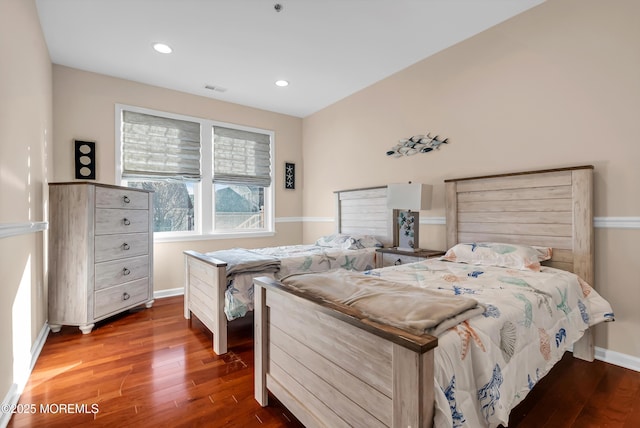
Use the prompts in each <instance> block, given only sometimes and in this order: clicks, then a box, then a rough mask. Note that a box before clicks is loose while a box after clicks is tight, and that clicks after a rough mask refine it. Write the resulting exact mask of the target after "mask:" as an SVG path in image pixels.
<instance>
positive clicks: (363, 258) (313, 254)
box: [224, 245, 376, 321]
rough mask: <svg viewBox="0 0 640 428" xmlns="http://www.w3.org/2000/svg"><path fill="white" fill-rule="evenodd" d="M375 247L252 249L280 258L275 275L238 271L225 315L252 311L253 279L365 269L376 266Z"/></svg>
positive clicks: (229, 287)
mask: <svg viewBox="0 0 640 428" xmlns="http://www.w3.org/2000/svg"><path fill="white" fill-rule="evenodd" d="M375 250H376V249H375V248H373V247H368V248H361V249H356V250H348V249H342V248H332V247H322V246H319V245H287V246H279V247H267V248H258V249H254V250H251V251H253V252H256V253H258V254H262V255H266V256H273V257H277V258H278V259H280V270H279V271H278V272H276V273H275V274H272V273H262V274H256V273H251V274H237V275H233V276H232V277H231V278H229V281H228V284H227V290H226V292H225V309H224V310H225V314H226V315H227V319H228V320H229V321H231V320H233V319H236V318H240V317H243V316H244V315H245V314H246V313H247V312H248V311H251V310H253V278H255V277H258V276H268V277H272V278H275V279H282V278H284V277H286V276H288V275H291V274H294V273H309V272H325V271H328V270H331V269H339V268H342V269H347V270H356V271H364V270H369V269H373V268H374V267H375V264H376V263H375V257H376V252H375Z"/></svg>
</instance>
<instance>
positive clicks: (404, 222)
mask: <svg viewBox="0 0 640 428" xmlns="http://www.w3.org/2000/svg"><path fill="white" fill-rule="evenodd" d="M419 230H420V213H418V211H411V210H407V211H398V212H397V220H396V226H395V231H394V232H395V234H396V240H397V241H396V245H397V246H398V250H401V251H410V252H414V251H415V248H419V247H420V244H419V242H420V241H419V240H418V239H419V238H418V231H419Z"/></svg>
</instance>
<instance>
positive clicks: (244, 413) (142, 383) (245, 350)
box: [8, 297, 640, 428]
mask: <svg viewBox="0 0 640 428" xmlns="http://www.w3.org/2000/svg"><path fill="white" fill-rule="evenodd" d="M182 311H183V300H182V297H169V298H165V299H159V300H156V302H155V304H154V306H153V307H152V308H151V309H142V310H134V311H130V312H127V313H123V314H120V315H118V316H116V317H114V318H111V319H109V320H105V321H103V322H100V323H98V324H97V326H96V328H95V329H94V331H93V332H92V333H91V334H89V335H83V334H81V333H80V331H79V330H78V329H77V328H75V327H74V328H71V327H63V329H62V331H61V332H59V333H50V335H49V337H48V338H47V342H46V343H45V346H44V348H43V349H42V352H41V353H40V357H39V358H38V361H37V363H36V366H35V368H34V369H33V372H32V374H31V377H30V378H29V382H28V383H27V385H26V387H25V390H24V392H23V393H22V396H21V399H20V403H21V404H36V405H37V406H40V405H45V406H46V405H52V404H53V405H57V404H65V403H66V404H77V405H83V404H84V405H86V406H87V407H89V406H91V405H93V404H95V405H97V406H98V410H99V411H98V413H96V414H93V413H91V412H87V413H70V412H57V413H54V412H49V413H47V412H40V411H38V412H36V413H35V414H20V415H18V414H17V415H14V417H13V418H12V419H11V420H10V421H9V425H8V426H9V427H21V428H22V427H54V428H57V427H60V428H69V427H73V426H83V427H84V426H95V427H115V426H117V427H156V426H170V427H207V428H211V427H239V428H245V427H248V428H251V427H261V428H281V427H298V428H299V427H301V426H302V425H301V424H300V423H299V422H298V421H297V420H296V419H295V418H294V417H293V416H292V415H291V413H290V412H288V410H286V409H285V408H284V407H283V406H282V405H281V404H280V403H278V402H277V400H276V399H275V398H273V397H271V396H270V397H269V403H270V405H269V406H268V407H265V408H262V407H260V406H259V405H258V404H257V402H256V401H255V400H254V398H253V371H254V361H253V325H252V320H251V318H250V317H248V318H245V319H242V320H239V321H238V322H236V321H234V322H232V323H230V324H229V353H227V354H226V355H222V356H218V355H216V354H214V353H213V350H212V349H211V341H212V337H211V333H210V332H209V331H208V330H207V329H206V328H205V327H204V326H203V325H202V323H201V322H200V321H198V320H197V318H193V319H192V320H185V319H184V317H183V315H182ZM591 426H593V427H596V426H598V427H621V428H632V427H633V428H636V427H638V426H640V373H638V372H634V371H631V370H627V369H623V368H620V367H616V366H613V365H609V364H606V363H603V362H601V361H594V362H593V363H587V362H585V361H582V360H577V359H575V358H573V357H572V356H571V355H570V354H568V353H567V354H566V355H565V356H564V357H563V359H562V360H561V361H560V362H559V363H558V364H557V365H556V367H554V368H553V369H552V371H551V373H550V374H549V375H548V376H546V377H544V378H543V379H541V380H540V381H539V382H538V384H537V385H536V386H535V388H534V389H533V390H532V391H531V392H530V393H529V395H528V396H527V397H526V399H525V400H524V401H523V402H522V403H520V404H519V405H518V406H517V407H516V408H515V409H514V410H513V412H512V414H511V418H510V422H509V427H519V428H526V427H535V428H540V427H547V428H578V427H580V428H582V427H591Z"/></svg>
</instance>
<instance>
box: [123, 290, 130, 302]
mask: <svg viewBox="0 0 640 428" xmlns="http://www.w3.org/2000/svg"><path fill="white" fill-rule="evenodd" d="M130 298H131V295H130V294H129V293H127V292H124V293H122V300H129V299H130Z"/></svg>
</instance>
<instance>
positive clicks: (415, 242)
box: [387, 182, 433, 252]
mask: <svg viewBox="0 0 640 428" xmlns="http://www.w3.org/2000/svg"><path fill="white" fill-rule="evenodd" d="M432 190H433V186H431V185H430V184H420V183H411V182H409V183H407V184H389V185H387V208H391V209H394V210H399V211H398V214H397V215H398V216H397V221H396V223H395V224H394V234H395V237H396V242H397V244H398V250H401V251H409V252H413V251H418V250H419V249H420V248H419V246H420V240H419V237H418V232H419V230H420V210H428V209H430V208H431V192H432Z"/></svg>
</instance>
